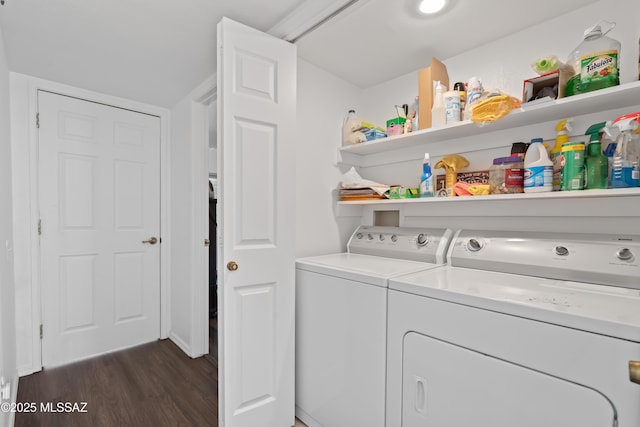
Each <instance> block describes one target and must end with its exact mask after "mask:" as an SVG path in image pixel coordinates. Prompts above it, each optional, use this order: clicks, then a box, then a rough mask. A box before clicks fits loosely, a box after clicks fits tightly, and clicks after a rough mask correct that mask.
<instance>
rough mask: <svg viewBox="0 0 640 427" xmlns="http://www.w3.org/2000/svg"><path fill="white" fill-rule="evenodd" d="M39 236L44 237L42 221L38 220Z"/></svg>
mask: <svg viewBox="0 0 640 427" xmlns="http://www.w3.org/2000/svg"><path fill="white" fill-rule="evenodd" d="M38 236H42V220H41V219H39V220H38Z"/></svg>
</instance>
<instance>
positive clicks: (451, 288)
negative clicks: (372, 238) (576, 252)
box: [389, 266, 640, 342]
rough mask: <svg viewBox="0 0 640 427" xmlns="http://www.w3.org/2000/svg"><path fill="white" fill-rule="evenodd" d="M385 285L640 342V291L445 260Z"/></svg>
mask: <svg viewBox="0 0 640 427" xmlns="http://www.w3.org/2000/svg"><path fill="white" fill-rule="evenodd" d="M389 288H390V289H395V290H398V291H403V292H407V293H412V294H416V295H421V296H424V297H430V298H436V299H440V300H445V301H450V302H453V303H458V304H464V305H468V306H471V307H478V308H482V309H486V310H491V311H496V312H500V313H506V314H511V315H514V316H519V317H526V318H529V319H533V320H539V321H543V322H547V323H553V324H557V325H561V326H566V327H570V328H575V329H581V330H584V331H589V332H595V333H599V334H603V335H607V336H611V337H617V338H622V339H626V340H631V341H635V342H640V309H639V307H640V291H639V290H637V289H627V288H617V287H611V286H603V285H594V284H590V283H581V282H571V281H563V280H553V279H544V278H539V277H529V276H521V275H517V274H509V273H500V272H493V271H480V270H476V269H470V268H463V267H451V266H443V267H439V268H436V269H432V270H429V271H423V272H417V273H412V274H409V275H405V276H401V277H396V278H393V279H391V280H390V281H389Z"/></svg>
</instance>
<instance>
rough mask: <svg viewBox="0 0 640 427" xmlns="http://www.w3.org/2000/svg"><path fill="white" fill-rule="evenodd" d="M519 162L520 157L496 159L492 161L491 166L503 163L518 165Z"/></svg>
mask: <svg viewBox="0 0 640 427" xmlns="http://www.w3.org/2000/svg"><path fill="white" fill-rule="evenodd" d="M521 161H522V157H520V156H510V157H498V158H497V159H493V164H494V165H501V164H504V163H520V162H521Z"/></svg>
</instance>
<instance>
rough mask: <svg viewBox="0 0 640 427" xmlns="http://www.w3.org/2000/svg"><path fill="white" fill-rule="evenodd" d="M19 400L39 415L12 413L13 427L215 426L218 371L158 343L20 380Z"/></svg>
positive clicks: (206, 362)
mask: <svg viewBox="0 0 640 427" xmlns="http://www.w3.org/2000/svg"><path fill="white" fill-rule="evenodd" d="M18 402H24V403H30V402H35V403H36V405H37V411H36V412H35V413H18V414H16V423H15V425H16V427H21V426H43V427H44V426H46V427H55V426H61V427H62V426H64V427H67V426H83V427H84V426H216V425H217V423H218V372H217V366H214V365H213V364H212V363H211V362H210V361H209V360H208V358H206V357H201V358H198V359H191V358H190V357H188V356H187V355H186V354H184V353H183V352H182V351H181V350H180V349H179V348H178V347H177V346H176V345H175V344H174V343H173V342H171V341H170V340H163V341H156V342H153V343H149V344H144V345H141V346H137V347H133V348H131V349H127V350H123V351H119V352H115V353H110V354H107V355H104V356H100V357H96V358H93V359H89V360H85V361H81V362H77V363H73V364H70V365H66V366H62V367H58V368H53V369H45V370H43V371H42V372H38V373H35V374H32V375H29V376H26V377H23V378H20V382H19V385H18ZM48 402H52V405H51V406H52V407H53V408H56V407H57V403H58V402H63V403H67V402H68V403H69V404H70V406H73V404H76V403H77V404H78V405H77V406H78V409H82V406H83V402H86V407H85V408H84V409H85V410H86V412H85V413H79V412H75V413H64V412H58V413H55V412H48V411H46V410H45V411H42V410H41V404H44V405H46V404H47V403H48ZM45 409H47V408H45ZM64 409H65V408H64V407H63V410H64ZM74 409H75V408H74Z"/></svg>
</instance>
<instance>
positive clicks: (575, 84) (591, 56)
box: [565, 21, 621, 96]
mask: <svg viewBox="0 0 640 427" xmlns="http://www.w3.org/2000/svg"><path fill="white" fill-rule="evenodd" d="M603 23H605V24H608V26H609V27H608V28H607V30H606V31H604V32H603V31H602V27H601V24H603ZM615 25H616V24H615V22H608V21H601V22H599V23H598V24H596V25H594V26H593V27H591V28H587V29H586V30H585V31H584V41H583V42H582V43H580V44H579V45H578V47H576V48H575V50H574V51H573V52H571V54H570V55H569V58H568V59H567V64H568V65H570V66H571V67H572V68H573V72H574V73H575V75H574V76H573V77H571V79H569V81H568V82H567V88H566V91H565V95H566V96H570V95H577V94H579V93H585V92H591V91H594V90H598V89H604V88H607V87H612V86H617V85H619V84H620V71H619V70H620V64H619V59H620V48H621V47H620V42H619V41H618V40H614V39H612V38H610V37H607V36H606V34H607V33H608V32H609V31H611V30H612V29H613V28H614V27H615Z"/></svg>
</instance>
